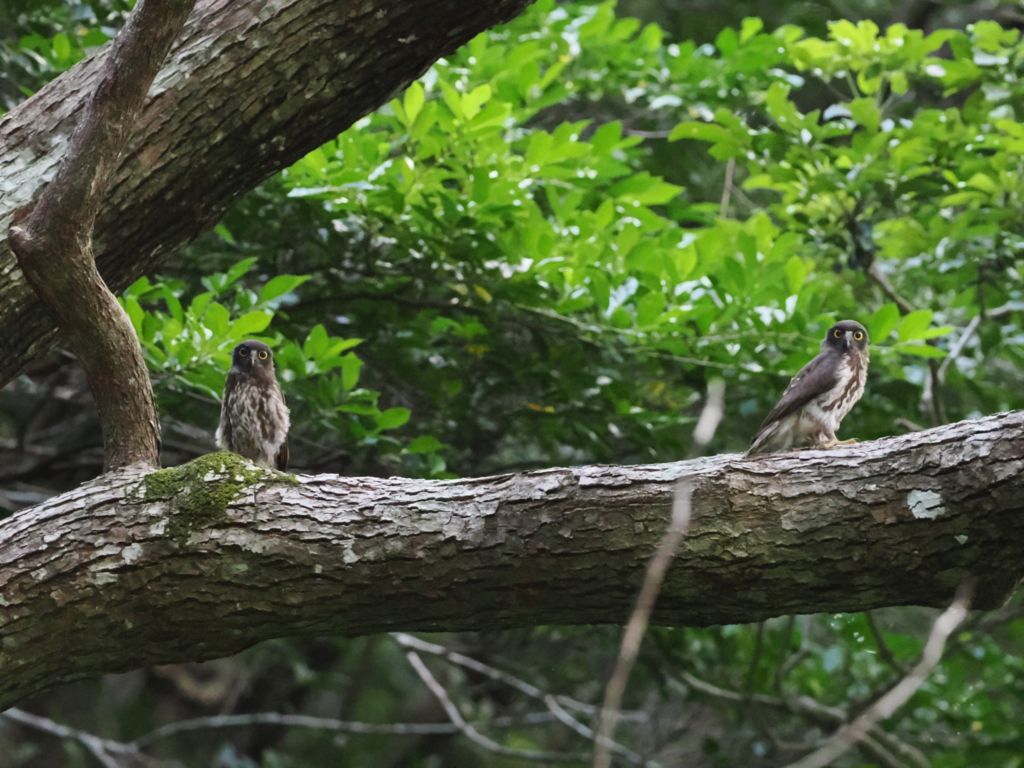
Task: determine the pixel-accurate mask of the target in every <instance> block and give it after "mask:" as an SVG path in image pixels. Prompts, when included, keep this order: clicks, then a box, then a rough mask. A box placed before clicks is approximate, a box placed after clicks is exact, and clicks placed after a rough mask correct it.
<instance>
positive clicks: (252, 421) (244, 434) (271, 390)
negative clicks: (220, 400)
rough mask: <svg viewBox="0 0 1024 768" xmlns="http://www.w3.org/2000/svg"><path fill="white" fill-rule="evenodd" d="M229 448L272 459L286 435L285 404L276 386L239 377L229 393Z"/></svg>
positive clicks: (255, 457)
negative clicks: (230, 427) (230, 431)
mask: <svg viewBox="0 0 1024 768" xmlns="http://www.w3.org/2000/svg"><path fill="white" fill-rule="evenodd" d="M225 406H226V408H227V409H228V411H229V413H230V418H231V424H232V435H231V442H232V443H233V445H232V446H231V447H232V449H233V450H235V451H236V452H238V453H240V454H242V455H243V456H249V457H252V458H254V459H255V460H257V461H260V460H263V461H265V462H272V460H273V457H274V456H275V455H276V453H277V451H278V449H279V448H280V447H281V444H282V443H283V442H284V440H285V437H286V436H287V434H288V427H289V418H288V407H287V406H286V405H285V403H284V398H283V397H282V396H281V392H280V390H279V389H278V388H277V387H276V386H272V387H268V386H266V385H263V384H260V383H258V382H256V381H253V380H249V379H243V380H242V381H240V382H239V383H238V384H237V385H236V386H235V388H234V389H233V390H232V392H231V394H230V395H229V397H228V399H227V402H226V403H225Z"/></svg>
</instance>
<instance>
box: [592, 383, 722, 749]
mask: <svg viewBox="0 0 1024 768" xmlns="http://www.w3.org/2000/svg"><path fill="white" fill-rule="evenodd" d="M724 412H725V381H724V380H722V379H718V378H716V379H712V380H711V381H710V382H709V383H708V391H707V397H706V399H705V401H704V407H703V408H702V409H701V414H700V417H699V418H698V419H697V424H696V426H695V427H694V431H693V445H692V447H691V449H690V451H691V454H697V453H700V452H701V451H703V450H704V448H706V447H707V445H708V444H709V443H710V442H711V440H712V439H713V438H714V436H715V431H716V430H717V429H718V425H719V424H720V423H721V421H722V414H723V413H724ZM692 501H693V485H692V484H691V483H690V482H689V481H687V480H686V479H685V478H683V479H681V480H680V482H679V484H678V485H677V486H676V492H675V495H674V496H673V499H672V519H671V520H670V522H669V526H668V530H666V531H665V533H664V535H663V536H662V537H661V541H660V542H659V543H658V548H657V550H655V553H654V556H653V557H652V558H651V559H650V562H648V564H647V571H646V573H645V574H644V581H643V585H642V586H641V587H640V594H639V595H637V598H636V605H635V606H634V607H633V612H632V614H631V615H630V617H629V622H628V623H627V624H626V631H625V632H624V633H623V635H622V644H621V645H620V646H619V655H618V658H617V659H616V661H615V668H614V669H613V670H612V674H611V677H610V678H609V679H608V685H607V686H606V687H605V691H604V702H603V703H602V705H601V720H600V723H599V725H598V729H597V735H596V736H595V737H594V761H593V766H594V768H608V767H609V766H610V765H611V761H612V754H611V748H610V746H609V745H610V744H612V743H614V739H613V737H614V735H615V728H616V726H617V725H618V721H619V718H620V716H621V715H620V711H621V709H622V697H623V696H624V695H625V693H626V685H627V684H628V683H629V674H630V672H631V671H632V669H633V665H634V664H635V663H636V657H637V654H638V653H639V652H640V643H641V642H642V641H643V639H644V634H645V633H646V632H647V626H648V624H649V623H650V620H651V612H652V611H653V610H654V603H655V602H656V601H657V599H658V593H660V592H661V585H662V583H663V582H664V580H665V573H666V572H667V571H668V567H669V565H671V563H672V558H674V557H675V554H676V550H678V549H679V544H680V543H681V542H682V540H683V537H685V536H686V532H687V531H688V530H689V528H690V518H691V517H692V514H693V504H692Z"/></svg>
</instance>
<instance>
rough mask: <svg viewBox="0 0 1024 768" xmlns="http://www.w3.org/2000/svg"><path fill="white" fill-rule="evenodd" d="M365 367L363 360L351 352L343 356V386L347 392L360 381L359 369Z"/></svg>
mask: <svg viewBox="0 0 1024 768" xmlns="http://www.w3.org/2000/svg"><path fill="white" fill-rule="evenodd" d="M362 367H363V361H362V360H360V359H359V358H358V357H356V356H355V355H353V354H352V353H351V352H349V353H348V354H347V355H342V358H341V386H342V389H344V390H345V391H346V392H350V391H351V390H353V389H355V386H356V384H357V383H359V371H360V369H361V368H362Z"/></svg>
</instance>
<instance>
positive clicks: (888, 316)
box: [867, 302, 900, 344]
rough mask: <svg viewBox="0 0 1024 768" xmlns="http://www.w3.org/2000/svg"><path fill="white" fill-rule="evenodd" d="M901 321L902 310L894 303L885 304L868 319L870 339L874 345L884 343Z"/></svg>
mask: <svg viewBox="0 0 1024 768" xmlns="http://www.w3.org/2000/svg"><path fill="white" fill-rule="evenodd" d="M899 321H900V308H899V307H897V306H896V305H895V304H894V303H892V302H890V303H888V304H883V305H882V306H881V307H879V308H878V309H877V310H876V311H875V313H874V314H873V315H872V316H871V317H870V318H869V319H868V322H867V327H868V337H869V338H870V339H871V343H872V344H879V343H882V342H884V341H885V340H886V339H887V338H888V337H889V334H890V333H892V332H893V331H894V330H895V329H896V325H897V324H898V323H899Z"/></svg>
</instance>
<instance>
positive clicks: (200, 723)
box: [132, 712, 458, 748]
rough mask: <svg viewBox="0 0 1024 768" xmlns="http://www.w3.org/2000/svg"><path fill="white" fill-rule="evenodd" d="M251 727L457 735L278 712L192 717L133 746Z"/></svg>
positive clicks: (445, 727)
mask: <svg viewBox="0 0 1024 768" xmlns="http://www.w3.org/2000/svg"><path fill="white" fill-rule="evenodd" d="M253 725H277V726H283V727H286V728H311V729H314V730H321V731H336V732H338V733H354V734H360V735H369V736H380V735H385V736H435V735H445V734H454V733H458V729H457V728H456V727H455V726H453V725H451V724H450V723H365V722H359V721H356V720H335V719H334V718H330V717H310V716H309V715H286V714H281V713H278V712H257V713H253V714H244V715H213V716H211V717H196V718H192V719H190V720H179V721H178V722H176V723H168V724H167V725H162V726H160V727H159V728H154V729H153V730H152V731H150V732H149V733H146V734H144V735H142V736H140V737H139V738H137V739H135V741H133V742H132V744H133V745H134V746H135V747H139V748H142V747H146V746H149V745H150V744H152V743H154V742H156V741H161V740H163V739H167V738H170V737H171V736H177V735H179V734H182V733H189V732H192V731H205V730H213V729H219V728H245V727H248V726H253Z"/></svg>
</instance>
